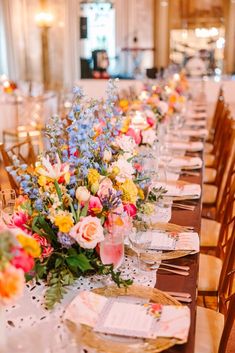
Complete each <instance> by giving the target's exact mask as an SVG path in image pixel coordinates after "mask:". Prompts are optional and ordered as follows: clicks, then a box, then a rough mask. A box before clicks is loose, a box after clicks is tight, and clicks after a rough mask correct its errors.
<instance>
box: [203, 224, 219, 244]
mask: <svg viewBox="0 0 235 353" xmlns="http://www.w3.org/2000/svg"><path fill="white" fill-rule="evenodd" d="M220 228H221V224H220V223H219V222H216V221H214V220H212V219H206V218H202V223H201V237H200V240H201V246H210V247H216V246H217V244H218V239H219V233H220Z"/></svg>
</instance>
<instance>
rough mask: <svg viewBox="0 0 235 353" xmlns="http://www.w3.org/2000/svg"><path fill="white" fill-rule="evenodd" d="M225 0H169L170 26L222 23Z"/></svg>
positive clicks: (216, 24)
mask: <svg viewBox="0 0 235 353" xmlns="http://www.w3.org/2000/svg"><path fill="white" fill-rule="evenodd" d="M226 3H227V0H171V1H170V7H171V14H172V16H171V17H172V18H171V27H173V28H179V27H181V28H182V26H183V27H189V28H190V27H191V28H193V27H198V26H203V27H207V26H208V27H211V26H220V25H222V24H223V19H224V13H225V6H226Z"/></svg>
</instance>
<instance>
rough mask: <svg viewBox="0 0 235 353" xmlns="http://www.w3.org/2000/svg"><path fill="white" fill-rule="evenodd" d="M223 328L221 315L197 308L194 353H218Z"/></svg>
mask: <svg viewBox="0 0 235 353" xmlns="http://www.w3.org/2000/svg"><path fill="white" fill-rule="evenodd" d="M223 328H224V316H223V314H221V313H218V312H216V311H214V310H211V309H206V308H202V307H200V306H198V307H197V318H196V336H195V351H194V352H195V353H218V350H219V345H220V339H221V336H222V332H223Z"/></svg>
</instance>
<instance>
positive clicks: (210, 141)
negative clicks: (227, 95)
mask: <svg viewBox="0 0 235 353" xmlns="http://www.w3.org/2000/svg"><path fill="white" fill-rule="evenodd" d="M223 110H224V93H223V89H222V88H220V91H219V95H218V99H217V103H216V108H215V112H214V116H213V119H212V124H211V127H210V131H209V136H208V138H207V140H206V141H207V142H206V143H205V152H206V153H211V152H212V151H213V149H214V142H215V131H217V127H218V123H219V120H220V117H221V115H222V112H223Z"/></svg>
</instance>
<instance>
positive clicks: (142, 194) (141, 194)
mask: <svg viewBox="0 0 235 353" xmlns="http://www.w3.org/2000/svg"><path fill="white" fill-rule="evenodd" d="M138 196H139V198H140V199H141V200H144V191H143V190H142V189H141V188H138Z"/></svg>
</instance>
